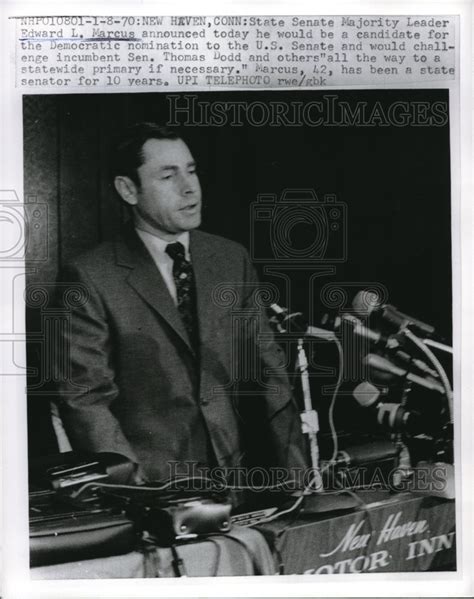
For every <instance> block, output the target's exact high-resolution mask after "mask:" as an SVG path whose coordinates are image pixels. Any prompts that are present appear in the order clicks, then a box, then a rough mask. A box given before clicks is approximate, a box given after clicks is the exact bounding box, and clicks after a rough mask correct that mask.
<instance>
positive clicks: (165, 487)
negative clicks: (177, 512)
mask: <svg viewBox="0 0 474 599" xmlns="http://www.w3.org/2000/svg"><path fill="white" fill-rule="evenodd" d="M190 481H198V482H201V483H202V482H205V483H210V484H211V485H213V488H212V489H211V490H214V491H224V490H230V491H273V490H276V489H281V488H284V487H286V486H288V485H290V484H293V483H298V482H299V481H298V480H297V479H290V480H289V481H285V482H280V483H277V484H275V485H269V486H263V485H262V486H258V487H257V486H250V485H223V484H221V483H219V484H216V483H215V482H214V481H213V480H212V479H211V478H207V477H203V478H199V477H185V478H180V479H176V480H173V481H169V482H167V483H164V484H163V485H159V486H150V485H123V484H115V483H99V482H93V481H91V482H88V483H85V484H84V485H82V486H81V487H80V488H79V489H78V490H77V491H76V492H75V493H74V498H77V497H78V496H79V495H81V494H82V493H83V492H84V491H85V490H86V489H88V488H90V487H93V488H94V489H96V488H99V489H102V488H103V489H114V490H120V489H121V490H127V491H138V492H141V491H149V492H152V493H156V492H157V491H167V490H170V489H171V488H172V487H173V485H176V484H179V483H182V482H190ZM178 490H183V489H178ZM184 490H186V489H184ZM194 490H195V491H196V492H199V491H200V489H194Z"/></svg>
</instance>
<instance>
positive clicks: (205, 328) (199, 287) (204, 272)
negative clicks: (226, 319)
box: [190, 231, 223, 345]
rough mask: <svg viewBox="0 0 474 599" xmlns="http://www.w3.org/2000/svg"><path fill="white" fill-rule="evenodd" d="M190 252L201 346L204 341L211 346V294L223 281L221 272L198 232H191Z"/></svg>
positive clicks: (213, 324) (213, 314) (212, 302)
mask: <svg viewBox="0 0 474 599" xmlns="http://www.w3.org/2000/svg"><path fill="white" fill-rule="evenodd" d="M190 252H191V260H192V264H193V271H194V277H195V281H196V296H197V312H198V321H199V335H200V338H201V343H202V344H203V345H204V343H205V341H206V340H209V342H210V343H211V345H212V341H213V340H212V337H213V335H214V332H213V331H214V329H215V323H214V317H215V314H216V309H215V305H214V301H213V292H214V289H215V288H216V286H217V285H219V284H220V283H222V281H223V279H222V272H221V271H220V270H219V269H217V268H216V252H215V251H214V249H212V247H210V246H209V243H208V242H206V240H205V238H203V236H202V235H201V233H200V232H199V231H191V234H190Z"/></svg>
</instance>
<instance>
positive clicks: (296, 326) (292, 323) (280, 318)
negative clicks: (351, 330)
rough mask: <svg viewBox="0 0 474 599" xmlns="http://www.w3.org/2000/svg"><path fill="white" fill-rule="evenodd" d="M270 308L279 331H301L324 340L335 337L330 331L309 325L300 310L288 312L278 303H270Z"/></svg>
mask: <svg viewBox="0 0 474 599" xmlns="http://www.w3.org/2000/svg"><path fill="white" fill-rule="evenodd" d="M270 310H271V311H272V312H273V319H274V322H275V321H276V322H277V324H278V331H279V332H280V333H289V332H295V333H302V334H303V335H307V336H309V337H316V338H317V339H324V340H325V341H334V339H336V335H334V333H333V332H332V331H329V330H327V329H320V328H319V327H313V326H309V325H308V323H307V321H306V319H305V318H304V316H303V314H302V313H301V312H294V313H292V314H289V313H288V310H287V309H286V308H282V307H281V306H279V305H278V304H271V305H270ZM289 329H290V330H289Z"/></svg>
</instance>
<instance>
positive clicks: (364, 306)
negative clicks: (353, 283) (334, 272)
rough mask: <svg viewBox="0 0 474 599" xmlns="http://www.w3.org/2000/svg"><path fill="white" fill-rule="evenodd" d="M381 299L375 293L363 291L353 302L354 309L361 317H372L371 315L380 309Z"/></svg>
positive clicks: (357, 294) (359, 292) (356, 295)
mask: <svg viewBox="0 0 474 599" xmlns="http://www.w3.org/2000/svg"><path fill="white" fill-rule="evenodd" d="M380 305H381V304H380V297H379V295H378V294H377V293H375V292H374V291H370V290H368V289H361V290H360V291H358V292H357V293H356V294H355V296H354V299H353V300H352V308H353V310H354V312H356V313H357V314H358V316H359V317H364V316H367V317H368V316H370V314H371V313H372V312H373V311H374V310H377V309H378V308H379V307H380Z"/></svg>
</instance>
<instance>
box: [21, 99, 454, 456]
mask: <svg viewBox="0 0 474 599" xmlns="http://www.w3.org/2000/svg"><path fill="white" fill-rule="evenodd" d="M324 93H326V94H327V92H314V91H302V92H286V91H285V92H283V91H282V92H274V91H272V92H225V93H223V92H222V93H199V94H195V95H197V96H198V98H199V100H200V101H209V102H212V101H227V102H232V101H249V102H252V101H257V100H258V101H262V102H269V101H287V102H291V101H300V102H307V101H312V100H321V97H322V95H323V94H324ZM331 93H334V94H337V96H338V97H339V99H340V100H344V101H347V102H350V103H351V105H354V106H355V104H356V102H367V104H368V106H373V105H374V104H375V103H376V102H380V103H381V105H382V106H384V107H388V105H389V104H390V103H392V102H398V101H404V102H413V101H417V102H420V101H423V102H428V103H432V102H439V101H444V102H448V92H447V91H446V90H434V89H433V90H373V91H368V90H363V91H339V92H331ZM23 108H24V160H25V162H24V172H25V197H26V198H27V201H28V197H30V201H31V199H32V198H35V201H36V204H43V205H46V206H47V210H45V208H44V207H42V208H41V217H40V218H39V225H40V227H39V232H38V233H37V234H35V237H34V239H32V241H31V244H30V247H29V256H30V258H33V259H34V257H35V254H38V252H39V249H41V248H43V247H44V242H45V240H46V239H47V247H48V256H47V259H45V260H43V261H40V262H37V263H35V264H34V267H35V272H33V273H31V274H30V275H29V284H30V285H42V284H45V283H53V282H54V281H55V279H56V276H57V273H58V269H59V268H60V267H61V265H62V264H64V262H65V261H67V260H68V259H70V258H73V257H74V256H76V255H78V254H79V253H80V252H82V251H84V250H86V249H89V248H90V247H91V246H93V245H95V244H96V243H99V242H100V241H102V240H104V239H111V238H113V237H114V236H115V235H116V234H117V232H118V231H119V229H120V226H121V223H122V222H123V221H124V219H125V218H126V211H125V210H124V208H123V207H122V206H121V204H120V202H119V200H118V199H117V197H116V195H115V192H114V191H113V188H112V186H111V183H110V180H109V166H110V146H111V140H112V139H113V138H114V137H115V134H116V133H117V131H118V130H120V129H121V128H122V127H124V126H126V125H128V124H131V123H134V122H137V121H140V120H152V121H158V122H166V121H167V120H168V118H169V103H168V100H167V97H166V95H165V94H143V93H140V94H107V95H105V94H91V95H83V94H81V95H55V96H26V97H24V107H23ZM369 112H370V111H369ZM181 132H182V134H183V136H184V137H185V139H186V140H187V141H188V142H189V145H190V147H191V149H192V152H193V154H194V156H195V158H196V160H197V162H198V165H199V171H200V179H201V185H202V189H203V199H204V210H203V225H202V228H203V229H204V230H206V231H209V232H211V233H217V234H219V235H222V236H224V237H228V238H232V239H235V240H237V241H239V242H241V243H242V244H243V245H245V246H246V247H249V246H250V234H251V226H252V225H251V216H250V215H251V210H252V203H253V202H255V201H256V199H257V196H258V194H262V193H265V194H267V193H274V194H276V195H277V196H278V197H279V196H280V195H281V193H282V191H283V190H284V189H287V188H301V189H304V188H310V189H314V190H315V191H316V193H317V194H318V198H319V199H320V200H322V198H323V196H324V194H335V195H336V196H337V200H338V201H340V202H344V203H345V204H346V205H347V241H348V253H347V260H346V261H345V262H342V263H338V264H334V266H335V273H334V274H332V275H330V276H325V277H324V276H323V277H321V278H320V279H318V282H319V281H320V282H321V286H322V285H324V284H325V283H328V282H336V281H340V282H343V283H357V282H361V283H362V284H363V283H368V282H375V283H379V284H383V285H384V286H386V287H387V288H388V290H389V293H390V296H389V302H390V303H392V304H395V305H396V306H398V307H399V308H400V309H401V310H402V311H404V312H408V313H409V314H412V315H414V316H418V317H419V318H421V319H422V320H424V321H425V322H428V323H431V324H433V325H434V326H435V327H436V328H437V329H438V330H439V331H440V332H441V334H442V335H443V336H444V337H446V338H447V339H449V338H450V335H451V310H452V304H451V221H450V168H449V156H450V154H449V124H446V125H445V126H441V127H437V126H414V125H408V126H403V127H395V126H371V127H370V126H318V127H308V126H297V127H288V126H285V127H284V126H262V127H256V126H252V125H251V124H248V123H244V125H243V126H241V127H235V126H224V127H218V126H186V127H184V128H183V129H182V130H181ZM46 214H47V219H46ZM303 233H304V232H303ZM307 233H308V231H306V234H307ZM294 241H295V243H296V244H297V243H298V236H297V237H296V238H295V240H294ZM300 241H301V240H300ZM261 242H262V244H263V246H262V248H261V251H262V252H263V251H266V246H267V245H268V243H267V240H265V239H261ZM39 246H41V248H40V247H39ZM41 251H42V250H41ZM259 251H260V250H259ZM318 264H319V263H318ZM318 264H316V263H314V264H311V263H310V264H309V265H308V268H306V269H303V270H297V269H293V271H287V273H288V272H290V274H289V277H290V279H289V281H290V282H289V286H290V290H291V301H292V304H293V305H292V307H294V308H298V309H303V310H305V311H308V310H311V309H313V308H314V311H315V312H316V313H317V312H318V307H317V306H316V307H315V306H314V304H315V303H316V300H314V299H311V297H310V293H309V279H310V276H311V272H312V270H313V271H314V268H316V267H317V265H318ZM264 266H265V264H258V265H257V267H258V269H259V272H260V275H261V277H262V279H263V280H268V281H270V282H272V283H275V284H278V285H280V282H281V281H280V280H279V279H276V278H275V277H272V276H271V275H270V274H269V273H268V272H265V270H264ZM359 287H360V286H359ZM351 289H352V288H351ZM353 289H354V292H355V290H357V287H354V288H353ZM281 290H282V294H283V297H282V298H281V299H282V303H283V304H285V303H286V302H287V301H288V298H287V297H285V294H286V290H285V288H284V287H281ZM316 297H317V296H316ZM311 304H313V305H311ZM27 318H28V328H29V330H30V331H32V330H33V331H34V330H38V327H41V324H40V316H39V311H38V310H34V309H29V310H28V313H27ZM42 351H43V350H42V349H41V348H39V347H37V346H35V345H34V344H30V347H29V366H30V367H31V366H33V367H35V366H37V365H38V364H39V363H40V362H41V360H42V355H41V352H42ZM39 372H41V369H40V370H39ZM39 376H41V374H39ZM47 401H48V398H47V394H46V395H42V394H40V393H35V392H33V391H32V390H31V388H30V392H29V431H30V436H29V442H30V452H31V453H32V454H35V455H38V453H42V452H46V451H50V450H51V448H52V447H53V445H54V442H53V441H52V438H51V436H50V432H51V431H50V426H49V413H48V409H47Z"/></svg>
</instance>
